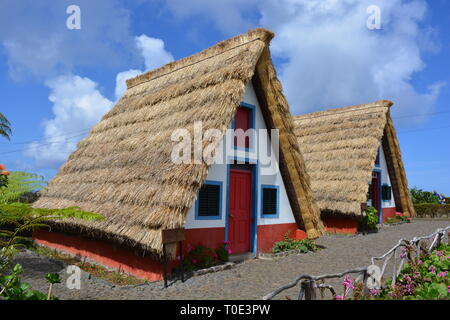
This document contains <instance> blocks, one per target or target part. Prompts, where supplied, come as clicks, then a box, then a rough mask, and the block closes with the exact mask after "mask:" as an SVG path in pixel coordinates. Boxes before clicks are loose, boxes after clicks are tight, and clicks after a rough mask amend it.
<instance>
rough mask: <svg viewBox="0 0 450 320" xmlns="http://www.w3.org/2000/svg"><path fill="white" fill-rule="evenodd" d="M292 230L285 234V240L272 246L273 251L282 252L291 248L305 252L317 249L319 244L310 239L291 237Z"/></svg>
mask: <svg viewBox="0 0 450 320" xmlns="http://www.w3.org/2000/svg"><path fill="white" fill-rule="evenodd" d="M289 234H290V231H289V232H287V233H286V234H285V235H284V241H279V242H276V243H275V244H274V246H273V248H272V253H280V252H286V251H291V250H300V251H301V252H303V253H306V252H309V251H316V250H317V246H316V244H315V243H314V241H312V240H310V239H302V240H295V239H291V238H289Z"/></svg>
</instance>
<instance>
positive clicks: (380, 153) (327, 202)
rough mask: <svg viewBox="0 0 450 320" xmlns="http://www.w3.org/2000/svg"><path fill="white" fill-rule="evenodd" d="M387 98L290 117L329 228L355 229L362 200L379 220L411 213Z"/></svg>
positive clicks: (410, 204) (312, 185)
mask: <svg viewBox="0 0 450 320" xmlns="http://www.w3.org/2000/svg"><path fill="white" fill-rule="evenodd" d="M391 106H392V102H390V101H377V102H374V103H369V104H364V105H358V106H352V107H346V108H338V109H332V110H327V111H323V112H316V113H311V114H306V115H301V116H295V117H294V122H295V134H296V136H297V138H298V143H299V147H300V150H301V153H302V155H303V157H304V161H305V164H306V169H307V173H308V174H309V176H310V179H311V188H312V189H313V192H314V195H315V199H316V201H317V204H318V206H319V208H320V210H321V216H322V220H323V222H324V224H325V226H326V228H327V230H328V231H332V232H340V233H356V232H357V230H358V222H359V221H361V218H362V210H361V207H364V204H367V205H370V206H373V207H375V209H377V211H378V215H379V222H380V223H381V222H385V221H386V220H387V219H388V218H389V217H393V216H395V214H396V213H397V212H401V213H403V214H405V215H407V216H411V215H413V214H414V207H413V205H412V202H411V199H410V196H409V192H408V183H407V179H406V174H405V169H404V166H403V162H402V156H401V153H400V146H399V142H398V140H397V136H396V133H395V129H394V124H393V122H392V119H391V116H390V107H391Z"/></svg>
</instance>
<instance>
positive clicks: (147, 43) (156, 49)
mask: <svg viewBox="0 0 450 320" xmlns="http://www.w3.org/2000/svg"><path fill="white" fill-rule="evenodd" d="M135 40H136V46H137V47H138V49H139V50H140V52H141V54H142V56H143V57H144V60H145V68H146V69H147V70H152V69H156V68H159V67H161V66H163V65H165V64H167V63H169V62H171V61H173V56H172V54H171V53H170V52H168V51H166V49H165V48H164V41H162V40H161V39H157V38H151V37H148V36H146V35H145V34H143V35H140V36H139V37H136V38H135Z"/></svg>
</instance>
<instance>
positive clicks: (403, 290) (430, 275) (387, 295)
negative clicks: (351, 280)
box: [376, 243, 450, 300]
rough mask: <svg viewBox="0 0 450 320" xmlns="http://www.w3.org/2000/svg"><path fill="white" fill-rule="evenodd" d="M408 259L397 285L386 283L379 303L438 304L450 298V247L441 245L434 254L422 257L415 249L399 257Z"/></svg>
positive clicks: (379, 297)
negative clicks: (433, 302) (398, 301)
mask: <svg viewBox="0 0 450 320" xmlns="http://www.w3.org/2000/svg"><path fill="white" fill-rule="evenodd" d="M400 255H401V257H404V258H407V263H406V264H405V265H404V267H403V269H402V271H401V273H400V275H399V276H398V277H397V279H396V283H395V285H393V284H392V282H391V281H389V282H386V283H385V286H384V288H383V289H382V290H381V291H380V292H379V294H378V295H377V296H376V298H378V299H395V300H437V299H446V300H448V299H449V298H450V275H449V268H450V261H449V260H450V245H448V244H445V243H444V244H441V245H440V246H439V247H438V248H436V249H435V250H434V251H433V252H431V253H428V252H426V251H422V253H421V254H420V257H417V252H416V250H415V249H414V248H413V247H406V248H404V249H403V250H402V252H401V253H400Z"/></svg>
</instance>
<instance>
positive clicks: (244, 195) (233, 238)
mask: <svg viewBox="0 0 450 320" xmlns="http://www.w3.org/2000/svg"><path fill="white" fill-rule="evenodd" d="M229 188H230V191H229V192H230V197H229V204H228V210H229V215H228V240H229V241H230V242H231V243H230V246H231V249H232V251H233V253H243V252H249V251H250V226H251V223H250V221H251V209H252V208H251V207H252V172H251V171H243V170H233V169H231V170H230V186H229Z"/></svg>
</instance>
